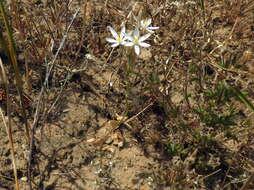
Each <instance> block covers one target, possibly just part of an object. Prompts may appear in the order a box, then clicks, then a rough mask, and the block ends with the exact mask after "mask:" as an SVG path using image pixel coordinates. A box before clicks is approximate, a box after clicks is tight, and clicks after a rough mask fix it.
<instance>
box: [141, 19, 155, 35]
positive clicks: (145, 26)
mask: <svg viewBox="0 0 254 190" xmlns="http://www.w3.org/2000/svg"><path fill="white" fill-rule="evenodd" d="M151 23H152V19H145V20H141V21H140V27H141V29H143V30H146V31H148V32H150V33H154V31H153V30H156V29H159V27H157V26H149V25H150V24H151Z"/></svg>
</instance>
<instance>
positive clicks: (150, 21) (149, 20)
mask: <svg viewBox="0 0 254 190" xmlns="http://www.w3.org/2000/svg"><path fill="white" fill-rule="evenodd" d="M151 23H152V19H151V18H149V19H147V20H146V26H149V25H150V24H151Z"/></svg>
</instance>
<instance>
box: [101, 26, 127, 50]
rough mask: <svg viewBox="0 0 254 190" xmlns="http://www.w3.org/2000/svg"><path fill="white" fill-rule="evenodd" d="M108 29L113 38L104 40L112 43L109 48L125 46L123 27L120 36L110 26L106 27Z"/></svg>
mask: <svg viewBox="0 0 254 190" xmlns="http://www.w3.org/2000/svg"><path fill="white" fill-rule="evenodd" d="M108 28H109V30H110V32H111V34H112V36H113V37H114V38H106V40H107V41H108V42H110V43H112V45H111V47H117V46H119V45H125V43H126V39H127V38H126V36H125V26H123V27H122V29H121V32H120V34H117V32H116V31H115V30H114V29H113V28H112V27H111V26H108Z"/></svg>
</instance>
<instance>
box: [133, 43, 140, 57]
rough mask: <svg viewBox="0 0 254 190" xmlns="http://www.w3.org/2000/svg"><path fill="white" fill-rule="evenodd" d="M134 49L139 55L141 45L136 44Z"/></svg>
mask: <svg viewBox="0 0 254 190" xmlns="http://www.w3.org/2000/svg"><path fill="white" fill-rule="evenodd" d="M134 50H135V53H136V54H137V55H139V54H140V47H139V46H137V45H134Z"/></svg>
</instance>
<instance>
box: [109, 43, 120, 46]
mask: <svg viewBox="0 0 254 190" xmlns="http://www.w3.org/2000/svg"><path fill="white" fill-rule="evenodd" d="M119 45H120V44H119V43H118V42H117V43H115V44H112V45H111V47H117V46H119Z"/></svg>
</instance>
